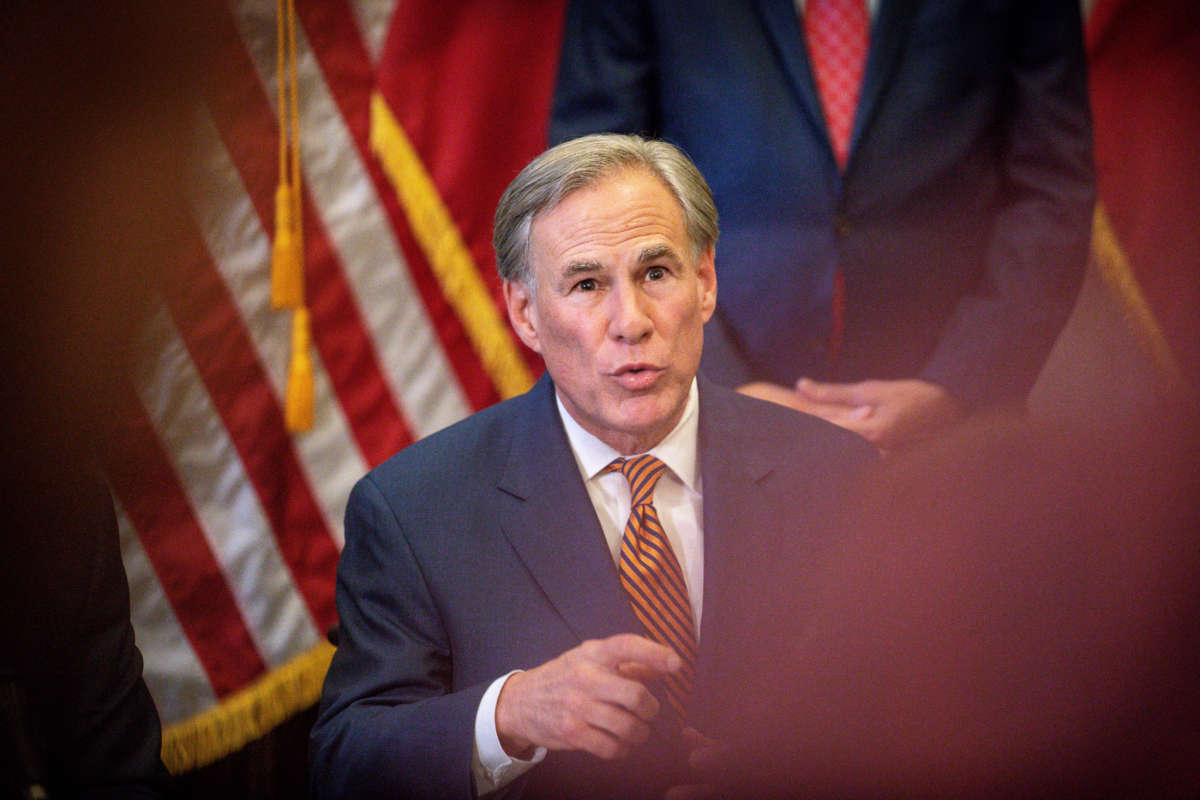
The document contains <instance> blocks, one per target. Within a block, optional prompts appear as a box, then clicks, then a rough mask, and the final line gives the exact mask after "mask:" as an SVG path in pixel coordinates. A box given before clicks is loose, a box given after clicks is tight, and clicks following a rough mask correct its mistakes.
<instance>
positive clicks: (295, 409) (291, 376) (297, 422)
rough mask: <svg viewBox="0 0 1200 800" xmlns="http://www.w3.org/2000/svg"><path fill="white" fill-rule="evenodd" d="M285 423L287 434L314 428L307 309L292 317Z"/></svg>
mask: <svg viewBox="0 0 1200 800" xmlns="http://www.w3.org/2000/svg"><path fill="white" fill-rule="evenodd" d="M283 410H284V415H283V416H284V422H285V423H286V425H287V429H288V431H290V432H292V433H300V432H301V431H307V430H311V429H312V426H313V365H312V357H311V355H310V354H309V332H308V309H306V308H297V309H296V310H295V311H294V312H293V313H292V359H291V361H290V362H289V363H288V379H287V396H286V397H285V398H284V405H283Z"/></svg>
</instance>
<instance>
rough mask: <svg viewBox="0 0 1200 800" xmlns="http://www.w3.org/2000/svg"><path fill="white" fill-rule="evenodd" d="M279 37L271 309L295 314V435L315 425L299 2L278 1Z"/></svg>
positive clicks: (287, 408)
mask: <svg viewBox="0 0 1200 800" xmlns="http://www.w3.org/2000/svg"><path fill="white" fill-rule="evenodd" d="M275 11H276V16H277V28H276V30H277V34H278V38H279V50H278V58H277V60H276V70H277V74H278V84H277V85H278V89H279V186H278V187H277V188H276V189H275V241H274V242H273V243H272V245H271V305H272V307H274V308H277V309H282V308H290V309H292V310H293V311H292V355H291V359H290V360H289V362H288V376H287V389H286V391H285V395H284V398H283V418H284V424H285V425H286V426H287V429H288V431H289V432H290V433H300V432H302V431H307V430H311V429H312V426H313V417H314V408H313V364H312V357H311V355H310V353H309V348H310V336H309V329H308V309H307V308H306V307H305V305H304V227H303V225H302V224H301V223H302V221H303V220H302V210H301V206H300V199H301V194H300V111H299V99H298V98H299V95H298V93H297V87H296V6H295V0H276V4H275Z"/></svg>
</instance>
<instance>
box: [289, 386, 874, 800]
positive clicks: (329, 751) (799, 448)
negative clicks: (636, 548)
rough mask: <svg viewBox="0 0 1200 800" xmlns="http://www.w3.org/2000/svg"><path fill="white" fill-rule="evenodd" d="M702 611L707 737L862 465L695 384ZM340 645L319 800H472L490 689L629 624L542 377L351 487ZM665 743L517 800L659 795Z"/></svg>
mask: <svg viewBox="0 0 1200 800" xmlns="http://www.w3.org/2000/svg"><path fill="white" fill-rule="evenodd" d="M699 433H700V442H699V447H700V464H701V475H702V480H703V493H704V551H705V553H704V555H705V580H704V598H703V604H704V614H703V618H702V628H701V637H700V654H699V661H698V664H697V685H696V687H695V692H694V695H693V700H692V703H693V705H692V710H691V722H692V723H693V724H695V725H696V726H697V727H698V728H700V729H701V730H704V731H706V732H709V733H711V734H713V735H719V732H720V730H721V728H722V725H723V723H722V720H723V719H726V718H728V715H730V714H736V713H737V710H738V708H739V707H740V705H739V704H742V703H744V702H748V701H747V700H745V699H743V698H742V697H740V696H739V692H738V690H739V688H740V687H741V686H742V685H743V684H744V683H745V682H746V681H749V680H751V678H749V677H748V678H746V680H745V681H744V680H743V676H744V675H745V674H746V672H747V671H748V670H751V669H753V668H754V667H755V662H754V659H753V658H752V657H751V656H752V654H753V653H754V652H755V649H754V647H755V645H754V642H755V641H756V637H759V636H761V635H763V634H764V627H763V626H764V625H766V624H768V623H769V621H770V619H771V614H772V613H773V611H774V610H775V609H777V608H778V607H780V605H781V604H783V603H785V602H786V601H785V598H786V597H787V596H788V594H789V588H790V587H792V586H795V585H796V582H797V581H802V580H803V565H804V563H805V562H806V560H807V558H806V554H807V553H809V552H810V551H811V550H812V549H814V548H816V547H818V546H820V545H821V543H822V542H823V541H824V540H825V534H826V533H827V531H828V526H829V518H828V512H829V510H830V508H831V505H832V504H833V503H834V502H835V501H836V499H837V498H839V497H840V496H841V495H842V494H843V493H844V492H845V491H846V489H847V488H848V486H847V485H848V484H849V483H850V477H851V476H852V475H853V474H854V473H855V472H856V471H857V470H858V468H859V467H860V466H862V465H863V464H864V463H866V462H867V461H868V460H870V459H872V458H873V453H872V451H871V450H870V448H869V447H867V446H866V445H865V444H864V443H863V442H862V440H860V439H858V437H856V436H854V435H852V434H848V433H846V432H845V431H842V430H840V429H836V428H834V427H832V426H830V425H827V424H825V423H824V422H821V421H819V420H816V419H815V418H811V417H806V416H803V415H800V414H797V413H795V412H792V411H788V410H785V409H781V408H777V407H774V406H771V405H770V404H767V403H762V402H759V401H756V400H751V399H749V398H745V397H742V396H740V395H736V394H734V393H732V392H730V391H728V390H726V389H723V388H721V387H719V386H715V385H712V384H708V383H706V382H704V381H702V382H701V384H700V418H699ZM337 598H338V613H339V615H340V619H341V628H340V630H341V635H340V642H339V647H338V650H337V654H336V655H335V656H334V659H333V664H332V666H331V668H330V671H329V674H328V677H327V678H326V683H325V690H324V695H323V698H322V703H321V711H320V716H319V718H318V720H317V723H316V725H315V727H314V729H313V734H312V752H311V755H312V758H311V764H312V766H311V769H312V776H313V788H314V794H315V796H317V797H354V798H369V797H387V798H396V797H405V798H408V797H456V798H469V797H471V796H472V794H471V792H472V786H471V777H470V760H471V753H472V746H473V741H474V724H475V723H474V721H475V712H476V709H477V707H478V705H479V702H480V699H481V698H482V695H483V693H484V690H485V689H486V687H487V685H488V684H489V683H491V682H492V681H493V680H494V679H495V678H497V677H499V676H500V675H502V674H504V673H506V672H508V671H510V670H512V669H517V668H528V667H534V666H537V665H538V664H541V663H543V662H545V661H548V660H550V659H552V658H554V657H556V656H558V655H560V654H561V653H563V652H565V651H566V650H569V649H571V648H573V647H575V646H577V645H579V644H580V643H582V642H583V641H584V640H587V639H594V638H600V637H606V636H610V635H613V634H617V633H621V632H640V628H639V626H638V623H637V621H636V619H635V618H634V616H633V613H632V610H631V609H630V606H629V603H628V601H627V600H626V598H625V597H624V595H623V594H622V591H621V589H620V586H619V584H618V581H617V575H616V568H615V566H614V565H613V561H612V557H611V555H610V553H609V550H608V547H607V544H606V542H605V539H604V535H603V533H602V531H601V528H600V524H599V522H598V521H597V519H596V515H595V511H594V509H593V508H592V505H591V501H590V500H589V498H588V495H587V490H586V488H585V487H584V484H583V481H582V480H581V479H580V476H579V470H578V467H577V466H576V464H575V460H574V457H573V456H572V454H571V451H570V446H569V444H568V442H567V438H566V433H565V432H564V430H563V427H562V423H561V420H560V418H559V415H558V411H557V408H556V406H555V403H554V386H553V384H552V383H551V381H550V380H549V378H548V377H543V378H542V379H541V381H540V382H539V383H538V384H537V385H536V386H535V387H534V388H533V389H532V390H531V391H530V392H529V393H527V394H525V395H522V396H521V397H518V398H515V399H513V400H510V401H507V402H505V403H501V404H499V405H496V406H493V407H491V408H489V409H487V410H485V411H482V412H480V413H478V414H475V415H474V416H472V417H470V418H469V419H467V420H465V421H463V422H461V423H459V424H457V425H455V426H452V427H450V428H448V429H447V430H445V431H443V432H440V433H438V434H435V435H433V436H430V437H428V438H426V439H424V440H422V441H419V442H417V443H416V444H414V445H412V446H410V447H409V448H407V449H405V450H404V451H402V452H401V453H399V454H398V455H396V456H395V457H393V458H392V459H390V460H389V461H387V462H385V463H384V464H382V465H381V466H379V467H377V468H376V469H374V470H372V471H371V473H370V474H368V475H367V476H366V477H365V478H363V480H362V481H360V482H359V484H358V485H357V486H356V487H355V489H354V491H353V493H352V494H351V497H350V503H349V507H348V509H347V512H346V546H345V549H344V551H343V553H342V559H341V563H340V564H339V567H338V591H337ZM669 741H677V738H675V739H672V738H671V737H668V736H666V735H660V733H656V734H655V736H654V737H653V738H652V741H651V742H650V743H648V744H647V746H646V747H644V748H642V749H641V750H640V751H639V752H638V753H637V754H636V755H635V756H633V757H631V758H630V759H628V760H626V761H620V762H605V761H602V760H600V759H596V758H593V757H591V756H587V755H584V754H580V753H561V752H558V753H550V754H549V756H548V757H547V758H546V760H545V761H544V762H543V763H542V764H540V765H538V766H537V767H536V768H534V769H533V770H532V771H531V772H530V773H528V774H527V775H526V776H524V777H522V778H521V779H518V780H517V781H516V782H515V783H514V784H512V785H510V786H509V787H506V789H505V791H504V793H505V794H506V795H508V796H521V797H527V798H528V797H555V798H568V797H614V798H616V797H620V798H628V797H638V796H646V797H655V796H657V797H661V792H662V790H663V788H664V784H665V783H669V782H671V781H672V780H674V779H677V778H678V773H677V772H673V767H672V766H671V765H672V763H673V762H674V761H677V760H678V759H679V756H680V754H679V752H678V750H677V748H672V747H671V746H670V745H669V744H668V742H669Z"/></svg>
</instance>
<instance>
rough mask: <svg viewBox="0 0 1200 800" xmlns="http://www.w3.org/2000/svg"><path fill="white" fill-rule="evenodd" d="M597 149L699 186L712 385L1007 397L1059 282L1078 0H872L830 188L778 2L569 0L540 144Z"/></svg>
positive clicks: (1070, 204)
mask: <svg viewBox="0 0 1200 800" xmlns="http://www.w3.org/2000/svg"><path fill="white" fill-rule="evenodd" d="M597 131H618V132H628V133H643V134H649V135H652V136H658V137H661V138H664V139H667V140H669V141H671V142H674V143H675V144H677V145H679V146H681V147H682V148H683V149H684V150H685V151H686V152H687V153H688V154H689V155H690V156H691V157H692V159H693V160H694V161H695V162H696V164H697V165H698V166H699V167H700V170H701V172H703V173H704V175H705V177H706V178H707V180H708V182H709V184H710V186H711V187H712V189H713V193H714V195H715V197H716V201H717V208H718V210H719V211H720V214H721V241H720V244H719V246H718V248H717V275H718V278H719V281H720V294H719V297H718V302H717V313H716V315H715V316H714V318H713V321H712V322H710V323H709V326H708V331H707V332H706V350H705V361H704V364H703V368H704V370H705V372H706V374H708V375H709V376H710V377H712V378H713V379H714V380H717V381H718V382H722V383H728V384H738V383H741V382H744V381H747V380H751V379H754V380H771V381H775V382H779V383H783V384H788V385H790V384H791V383H792V382H793V381H794V380H795V379H796V378H797V377H799V376H801V375H809V376H812V377H831V378H836V379H841V380H857V379H864V378H904V377H921V378H924V379H926V380H930V381H934V382H936V383H939V384H941V385H943V386H944V387H945V388H947V389H948V390H949V391H950V392H951V393H952V394H954V395H955V396H957V397H959V398H960V399H962V400H964V401H968V402H971V403H987V402H995V401H1003V400H1009V399H1014V398H1019V397H1023V396H1024V394H1025V393H1026V392H1027V391H1028V389H1029V388H1030V386H1031V385H1032V383H1033V381H1034V379H1035V378H1036V376H1037V373H1038V371H1039V370H1040V368H1041V366H1042V364H1043V362H1044V360H1045V357H1046V355H1047V353H1048V352H1049V349H1050V347H1051V346H1052V344H1053V342H1054V339H1055V338H1056V336H1057V334H1058V332H1059V330H1060V329H1061V327H1062V325H1063V323H1064V322H1065V320H1066V317H1067V315H1068V313H1069V312H1070V309H1071V306H1072V303H1073V301H1074V297H1075V295H1076V293H1077V289H1078V285H1079V281H1080V279H1081V277H1082V274H1083V265H1084V262H1085V259H1086V254H1087V243H1088V234H1089V230H1090V222H1091V208H1092V200H1093V194H1094V189H1093V178H1092V155H1091V130H1090V120H1089V114H1088V101H1087V93H1086V75H1085V62H1084V52H1083V46H1082V32H1081V23H1080V17H1079V3H1078V0H1020V1H1018V0H880V4H879V9H878V12H877V14H876V16H875V19H874V22H873V25H872V31H871V49H870V54H869V57H868V61H867V65H866V73H865V78H864V84H863V89H862V94H861V97H860V101H859V111H858V114H857V116H856V122H855V125H854V132H853V141H852V149H851V154H850V160H849V163H848V165H847V169H846V171H845V174H844V175H842V174H839V170H838V168H837V165H836V163H835V161H834V157H833V151H832V149H831V146H830V144H829V139H828V134H827V129H826V125H825V121H824V118H823V116H822V112H821V105H820V101H819V99H818V94H817V90H816V88H815V84H814V82H813V78H812V75H811V70H810V68H809V61H808V55H807V53H806V48H805V45H804V37H803V32H802V29H801V22H800V20H799V18H798V16H797V13H796V9H795V6H794V3H793V0H683V2H677V0H572V2H571V5H570V8H569V11H568V17H567V28H566V35H565V39H564V44H563V53H562V61H561V66H560V70H559V80H558V85H557V87H556V93H555V99H554V111H553V118H552V122H551V131H550V133H551V140H552V141H553V142H556V143H557V142H560V141H563V140H565V139H570V138H574V137H576V136H579V135H582V134H584V133H593V132H597ZM839 264H840V265H841V268H842V270H843V273H844V277H845V282H846V318H845V338H844V344H843V347H842V352H841V357H840V360H839V363H838V366H837V369H836V371H831V365H830V364H829V359H828V346H827V343H828V337H829V333H830V325H831V322H830V319H831V315H830V308H831V297H832V294H831V292H832V285H833V276H834V273H835V268H836V267H837V265H839Z"/></svg>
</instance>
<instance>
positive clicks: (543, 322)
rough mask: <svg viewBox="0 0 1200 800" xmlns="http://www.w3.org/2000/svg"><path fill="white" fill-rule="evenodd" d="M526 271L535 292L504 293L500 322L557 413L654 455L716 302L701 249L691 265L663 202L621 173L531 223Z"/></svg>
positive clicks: (679, 227)
mask: <svg viewBox="0 0 1200 800" xmlns="http://www.w3.org/2000/svg"><path fill="white" fill-rule="evenodd" d="M529 266H530V270H531V272H532V274H533V277H534V280H535V283H536V290H533V289H531V287H528V286H525V285H524V284H522V283H518V282H510V283H506V284H505V286H504V296H505V300H506V302H507V304H508V313H509V317H510V318H511V319H512V322H513V326H514V327H515V328H516V330H517V333H518V335H520V337H521V339H522V340H523V341H524V342H525V343H526V344H527V345H529V347H531V348H532V349H533V350H535V351H537V352H538V353H540V354H541V356H542V358H543V359H544V360H545V362H546V369H547V370H549V372H550V376H551V377H552V378H553V379H554V383H555V385H556V387H557V388H558V396H559V397H560V398H561V400H562V403H563V406H564V407H566V409H567V412H568V413H570V415H571V416H572V417H573V418H574V419H575V420H576V421H577V422H578V423H579V424H580V425H582V426H583V428H584V429H585V430H587V431H589V432H590V433H592V434H593V435H595V436H596V437H598V438H599V439H601V440H602V441H604V442H606V443H607V444H609V445H610V446H612V447H613V448H615V449H616V450H618V451H620V452H622V453H638V452H642V451H645V450H647V449H649V448H651V447H653V446H654V445H655V444H657V443H658V442H659V441H661V440H662V438H663V437H664V436H666V435H667V434H668V433H670V432H671V429H672V428H673V427H675V424H676V423H677V422H678V421H679V418H680V416H681V415H682V414H683V408H684V405H685V404H686V402H687V393H688V389H689V387H690V385H691V381H692V377H693V376H694V375H695V374H696V369H697V368H698V367H699V365H700V351H701V348H702V345H703V338H704V335H703V327H704V323H705V322H707V321H708V318H709V317H711V316H712V313H713V308H714V306H715V305H716V300H717V278H716V271H715V270H714V267H713V251H712V249H711V248H710V249H709V250H708V251H707V252H706V253H703V254H701V256H700V257H699V258H694V257H693V256H692V250H691V245H690V243H689V241H688V237H687V230H686V228H685V225H684V218H683V210H682V209H681V208H680V206H679V203H678V202H677V201H676V200H675V197H674V195H672V194H671V192H670V191H669V190H668V189H667V188H666V187H665V186H664V185H663V184H662V183H661V182H660V181H659V180H658V179H657V178H655V177H654V176H652V175H650V174H649V173H647V172H644V171H642V170H636V169H630V170H623V171H620V172H617V173H614V174H613V175H610V176H607V177H605V178H602V179H601V180H600V181H599V182H598V183H597V184H595V185H594V186H592V187H590V188H586V189H580V190H578V191H575V192H572V193H571V194H569V195H567V196H566V197H565V198H564V199H563V200H562V202H561V203H559V205H558V206H556V207H555V208H553V209H551V210H549V211H545V212H543V213H541V214H539V215H538V216H536V217H535V218H534V219H533V223H532V225H531V227H530V237H529Z"/></svg>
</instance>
